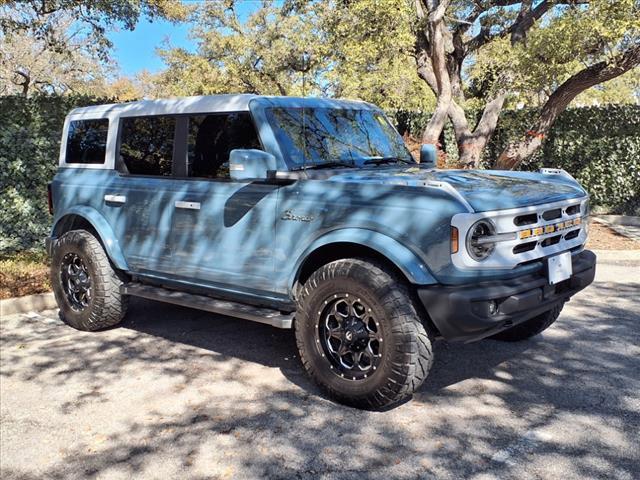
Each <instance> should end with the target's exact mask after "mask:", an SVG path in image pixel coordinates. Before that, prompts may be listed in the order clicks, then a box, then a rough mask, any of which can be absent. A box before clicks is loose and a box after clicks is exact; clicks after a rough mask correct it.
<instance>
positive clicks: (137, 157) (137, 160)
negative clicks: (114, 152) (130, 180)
mask: <svg viewBox="0 0 640 480" xmlns="http://www.w3.org/2000/svg"><path fill="white" fill-rule="evenodd" d="M175 126H176V119H175V117H169V116H155V117H132V118H121V119H120V152H119V155H120V159H121V161H122V162H124V164H125V165H126V166H127V170H128V171H129V173H131V174H134V175H159V176H165V175H171V173H172V163H173V136H174V133H175Z"/></svg>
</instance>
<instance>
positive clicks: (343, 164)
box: [296, 161, 355, 170]
mask: <svg viewBox="0 0 640 480" xmlns="http://www.w3.org/2000/svg"><path fill="white" fill-rule="evenodd" d="M336 167H349V168H352V167H355V164H354V163H351V162H342V161H334V162H320V163H307V164H306V165H303V166H301V167H300V168H296V170H307V169H310V168H313V169H321V168H336Z"/></svg>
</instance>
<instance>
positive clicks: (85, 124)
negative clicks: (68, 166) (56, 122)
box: [65, 118, 109, 164]
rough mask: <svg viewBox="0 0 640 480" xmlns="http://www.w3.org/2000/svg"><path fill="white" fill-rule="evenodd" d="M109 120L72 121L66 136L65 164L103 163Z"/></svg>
mask: <svg viewBox="0 0 640 480" xmlns="http://www.w3.org/2000/svg"><path fill="white" fill-rule="evenodd" d="M108 130H109V120H108V119H107V118H101V119H97V120H73V121H71V122H69V133H68V134H67V151H66V153H65V161H66V163H85V164H87V163H92V164H100V163H104V157H105V152H106V150H107V132H108Z"/></svg>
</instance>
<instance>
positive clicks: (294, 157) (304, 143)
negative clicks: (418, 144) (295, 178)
mask: <svg viewBox="0 0 640 480" xmlns="http://www.w3.org/2000/svg"><path fill="white" fill-rule="evenodd" d="M266 113H267V118H268V120H269V123H270V124H271V127H272V128H273V130H274V133H275V136H276V139H277V141H278V143H279V144H280V149H281V150H282V153H283V155H284V157H285V160H286V161H287V163H288V164H289V166H290V168H293V169H296V168H303V167H312V166H322V165H323V164H327V165H334V164H336V165H337V164H343V165H346V166H362V165H364V164H365V162H366V161H367V160H375V159H384V160H385V161H389V160H391V161H398V162H405V163H407V162H410V163H414V161H413V158H412V157H411V154H410V153H409V151H408V150H407V147H406V146H405V145H404V142H403V141H402V138H401V137H400V135H398V132H397V131H396V130H395V129H394V128H393V127H392V126H391V124H390V123H389V121H388V120H387V118H386V117H385V116H384V115H383V114H382V113H381V112H379V111H375V110H364V109H342V108H304V109H302V108H269V109H267V112H266ZM368 163H373V162H368Z"/></svg>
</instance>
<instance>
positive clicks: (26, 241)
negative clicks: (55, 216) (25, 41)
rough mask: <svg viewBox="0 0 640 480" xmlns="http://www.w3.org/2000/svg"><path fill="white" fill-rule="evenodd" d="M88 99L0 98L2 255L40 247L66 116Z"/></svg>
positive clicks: (46, 230) (47, 226) (48, 223)
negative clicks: (48, 188)
mask: <svg viewBox="0 0 640 480" xmlns="http://www.w3.org/2000/svg"><path fill="white" fill-rule="evenodd" d="M98 103H104V102H103V101H101V100H99V99H95V98H90V97H80V96H78V97H71V96H65V97H50V96H36V97H31V98H24V97H19V96H5V97H0V254H2V253H10V252H14V251H20V250H28V249H42V248H44V243H43V242H44V241H43V239H44V237H46V236H47V234H48V233H49V229H50V227H51V216H50V215H49V211H48V206H47V182H49V181H50V180H51V178H52V177H53V175H54V174H55V170H56V167H57V164H58V155H59V151H60V136H61V135H62V126H63V123H64V117H65V116H66V115H67V113H68V112H69V110H71V109H73V108H75V107H77V106H84V105H92V104H98Z"/></svg>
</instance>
